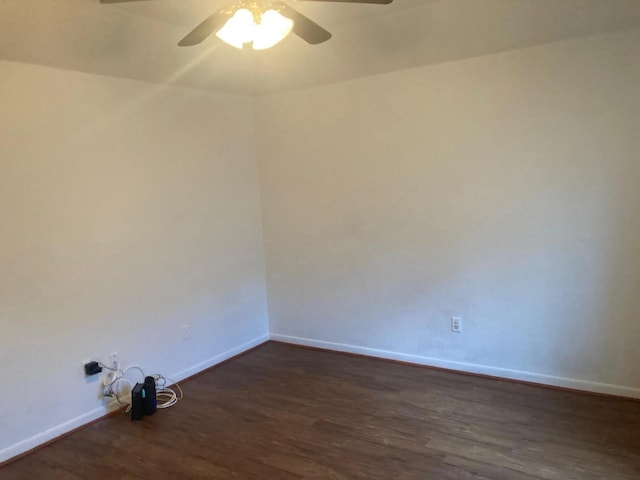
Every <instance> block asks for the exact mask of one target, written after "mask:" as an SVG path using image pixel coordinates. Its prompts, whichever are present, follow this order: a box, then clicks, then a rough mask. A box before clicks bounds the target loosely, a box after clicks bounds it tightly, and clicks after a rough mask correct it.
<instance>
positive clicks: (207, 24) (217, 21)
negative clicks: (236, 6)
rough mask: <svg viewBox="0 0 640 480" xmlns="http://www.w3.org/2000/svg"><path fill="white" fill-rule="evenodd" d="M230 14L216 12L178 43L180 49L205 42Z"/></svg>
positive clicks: (224, 11) (220, 11)
mask: <svg viewBox="0 0 640 480" xmlns="http://www.w3.org/2000/svg"><path fill="white" fill-rule="evenodd" d="M230 16H231V14H230V13H229V12H228V11H226V10H218V11H217V12H216V13H214V14H213V15H211V16H210V17H208V18H207V19H206V20H205V21H204V22H202V23H201V24H200V25H198V26H197V27H196V28H194V29H193V30H191V32H189V34H188V35H187V36H186V37H184V38H183V39H182V40H180V41H179V42H178V46H180V47H190V46H192V45H197V44H199V43H201V42H202V41H203V40H205V39H206V38H207V37H208V36H209V35H211V34H212V33H214V32H217V31H218V30H220V29H221V28H222V26H223V25H224V24H225V22H226V21H227V20H228V19H229V17H230Z"/></svg>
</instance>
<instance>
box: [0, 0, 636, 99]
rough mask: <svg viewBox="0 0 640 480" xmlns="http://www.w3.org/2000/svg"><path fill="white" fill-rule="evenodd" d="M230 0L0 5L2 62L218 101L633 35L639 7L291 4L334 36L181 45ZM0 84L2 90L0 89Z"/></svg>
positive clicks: (627, 0) (616, 2)
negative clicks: (254, 46) (197, 93)
mask: <svg viewBox="0 0 640 480" xmlns="http://www.w3.org/2000/svg"><path fill="white" fill-rule="evenodd" d="M230 3H233V0H150V1H144V2H137V3H121V4H112V5H104V4H100V3H99V0H0V59H5V60H13V61H20V62H26V63H35V64H41V65H48V66H53V67H58V68H63V69H69V70H77V71H82V72H88V73H96V74H102V75H110V76H116V77H126V78H133V79H138V80H146V81H149V82H154V83H166V84H174V85H182V86H187V87H193V88H200V89H208V90H212V91H220V92H235V93H261V92H267V91H279V90H285V89H294V88H302V87H306V86H312V85H320V84H327V83H333V82H339V81H344V80H349V79H353V78H358V77H363V76H367V75H372V74H377V73H383V72H389V71H393V70H399V69H403V68H411V67H417V66H422V65H429V64H434V63H443V62H448V61H453V60H459V59H462V58H469V57H474V56H479V55H485V54H489V53H495V52H500V51H506V50H512V49H517V48H524V47H528V46H533V45H538V44H542V43H548V42H553V41H558V40H564V39H569V38H576V37H581V36H588V35H595V34H600V33H607V32H615V31H623V30H629V29H634V28H640V0H395V1H394V3H392V4H391V5H384V6H380V5H356V4H339V3H321V2H304V1H298V0H290V1H289V2H288V3H289V4H290V5H293V6H294V7H295V8H297V9H298V10H299V11H300V12H301V13H303V14H305V15H306V16H308V17H310V18H312V19H313V20H315V21H317V22H318V23H320V24H321V25H323V26H324V27H325V28H327V29H328V30H330V31H331V32H332V33H333V38H332V39H331V40H329V41H328V42H326V43H324V44H321V45H308V44H307V43H305V42H304V41H302V40H301V39H300V38H298V37H296V36H294V35H292V36H290V37H288V38H287V39H285V40H284V41H283V42H282V43H281V44H279V45H277V46H276V47H274V48H272V49H271V50H266V51H262V52H255V51H253V50H250V49H249V50H236V49H234V48H232V47H229V46H227V45H224V44H222V43H221V42H220V41H219V40H218V39H217V38H216V37H215V36H212V37H211V38H210V39H209V40H207V41H206V42H204V43H203V44H201V45H199V46H195V47H186V48H183V47H178V46H177V42H178V41H179V40H180V39H181V38H182V37H184V36H185V35H186V34H187V33H188V32H189V31H190V30H191V29H192V28H193V27H195V26H196V25H197V24H198V23H200V22H201V21H202V20H203V19H204V18H205V17H207V16H208V15H210V14H211V13H213V12H214V11H216V10H218V9H219V8H221V7H223V6H226V5H229V4H230ZM0 81H1V79H0Z"/></svg>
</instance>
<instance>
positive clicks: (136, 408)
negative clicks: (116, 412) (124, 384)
mask: <svg viewBox="0 0 640 480" xmlns="http://www.w3.org/2000/svg"><path fill="white" fill-rule="evenodd" d="M143 415H144V385H142V384H141V383H136V386H135V387H133V390H131V420H142V417H143Z"/></svg>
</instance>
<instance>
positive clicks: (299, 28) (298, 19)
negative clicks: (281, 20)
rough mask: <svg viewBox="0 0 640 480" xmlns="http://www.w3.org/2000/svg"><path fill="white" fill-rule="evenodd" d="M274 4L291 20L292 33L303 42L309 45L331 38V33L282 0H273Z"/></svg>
mask: <svg viewBox="0 0 640 480" xmlns="http://www.w3.org/2000/svg"><path fill="white" fill-rule="evenodd" d="M275 5H276V8H277V9H278V11H279V12H280V13H281V14H282V15H283V16H285V17H287V18H289V19H291V20H293V30H292V31H293V33H295V34H296V35H298V36H299V37H300V38H301V39H303V40H304V41H305V42H307V43H310V44H311V45H317V44H319V43H322V42H326V41H327V40H329V39H330V38H331V33H329V32H328V31H327V30H325V29H324V28H322V27H321V26H320V25H318V24H317V23H316V22H314V21H313V20H311V19H309V18H307V17H305V16H304V15H302V14H301V13H300V12H298V11H297V10H296V9H294V8H292V7H290V6H289V5H287V4H285V3H282V2H275Z"/></svg>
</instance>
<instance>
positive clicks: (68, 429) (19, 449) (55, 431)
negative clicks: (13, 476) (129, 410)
mask: <svg viewBox="0 0 640 480" xmlns="http://www.w3.org/2000/svg"><path fill="white" fill-rule="evenodd" d="M267 341H269V335H266V334H265V335H262V336H260V337H257V338H254V339H253V340H250V341H248V342H246V343H243V344H242V345H239V346H237V347H234V348H232V349H229V350H227V351H226V352H223V353H221V354H219V355H216V356H214V357H211V358H210V359H208V360H205V361H204V362H200V363H198V364H196V365H194V366H192V367H189V368H187V369H185V370H182V371H180V372H178V373H175V374H173V375H172V376H171V379H173V380H175V381H179V382H185V381H188V380H190V379H191V378H193V377H196V376H198V375H201V374H203V373H204V372H205V371H207V370H209V369H211V368H213V367H217V366H219V365H221V364H223V363H226V362H228V361H231V360H233V359H234V358H236V357H239V356H241V355H244V354H246V353H248V352H250V351H251V350H253V349H255V348H257V347H259V346H260V345H262V344H263V343H266V342H267ZM122 411H123V408H121V407H116V408H109V407H107V406H105V407H101V408H96V409H95V410H91V411H90V412H87V413H84V414H82V415H79V416H77V417H75V418H73V419H71V420H68V421H66V422H64V423H61V424H59V425H56V426H55V427H52V428H49V429H48V430H45V431H44V432H41V433H38V434H36V435H34V436H32V437H29V438H27V439H25V440H21V441H20V442H18V443H15V444H13V445H11V446H9V447H6V448H4V449H2V450H0V468H2V467H3V466H5V465H7V464H9V463H11V462H14V461H16V460H18V459H20V458H22V457H25V456H27V455H29V454H31V453H33V452H34V451H36V450H40V449H41V448H44V447H46V446H47V445H50V444H52V443H54V442H56V441H58V440H60V439H62V438H64V437H66V436H68V435H71V434H72V433H74V432H77V431H78V430H82V429H83V428H87V427H88V426H90V425H93V424H94V423H97V422H99V421H101V420H104V419H105V418H108V417H110V416H112V415H115V414H117V413H119V412H122Z"/></svg>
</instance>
